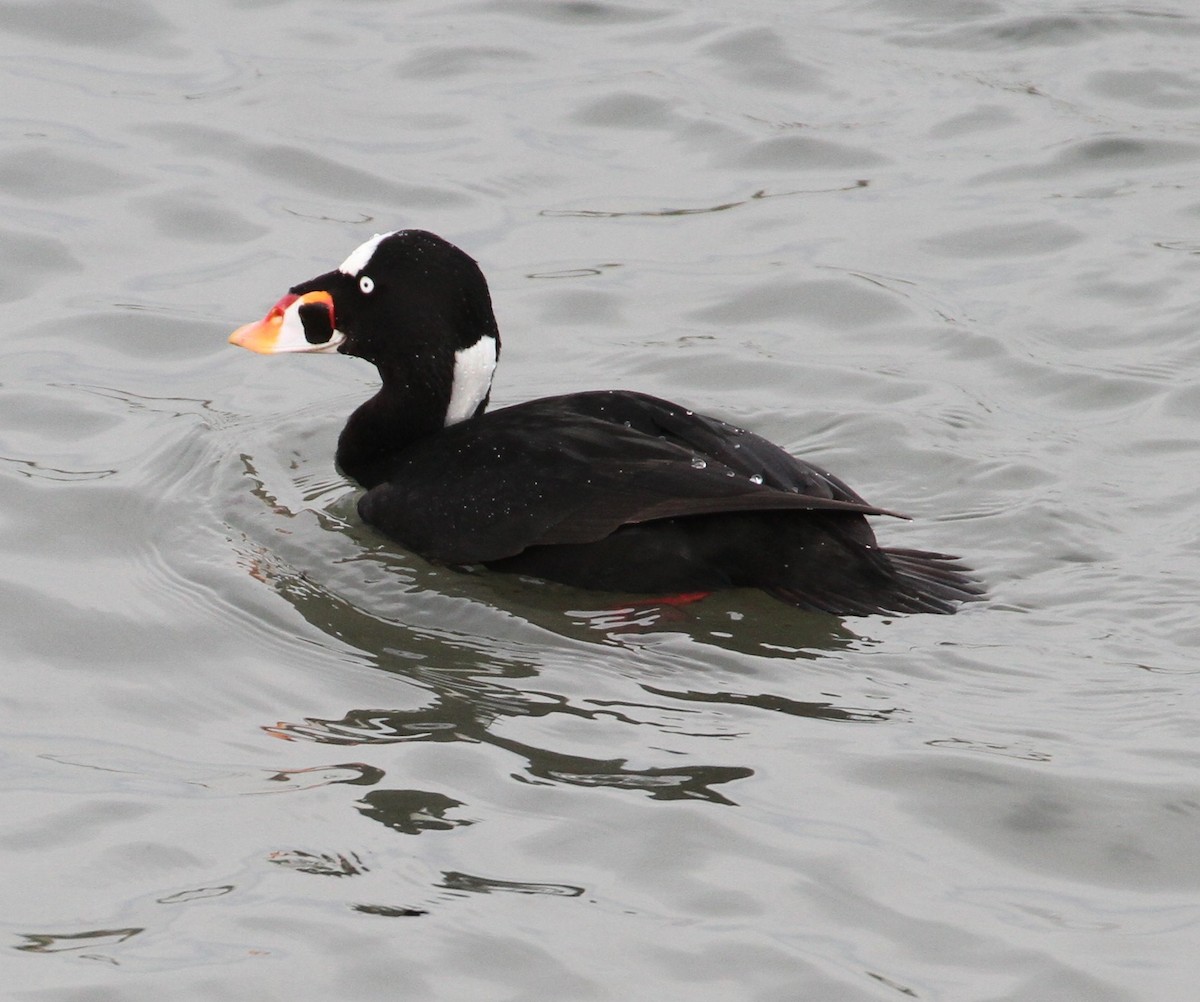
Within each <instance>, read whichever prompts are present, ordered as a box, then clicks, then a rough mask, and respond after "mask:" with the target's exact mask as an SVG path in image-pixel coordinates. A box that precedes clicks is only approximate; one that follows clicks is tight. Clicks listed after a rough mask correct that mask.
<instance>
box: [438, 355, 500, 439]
mask: <svg viewBox="0 0 1200 1002" xmlns="http://www.w3.org/2000/svg"><path fill="white" fill-rule="evenodd" d="M495 371H496V339H495V338H494V337H492V336H491V335H490V334H485V335H484V336H483V337H481V338H480V339H479V340H478V341H476V342H475V343H474V344H473V345H471V347H469V348H460V349H459V350H458V351H456V352H455V353H454V385H453V387H452V388H451V390H450V406H449V407H447V408H446V425H447V427H448V426H450V425H452V424H458V422H459V421H465V420H466V419H467V418H469V417H471V415H473V414H474V413H475V411H476V409H477V408H478V407H479V405H480V404H481V403H483V398H484V397H486V396H487V395H488V391H489V390H490V389H491V388H492V373H493V372H495Z"/></svg>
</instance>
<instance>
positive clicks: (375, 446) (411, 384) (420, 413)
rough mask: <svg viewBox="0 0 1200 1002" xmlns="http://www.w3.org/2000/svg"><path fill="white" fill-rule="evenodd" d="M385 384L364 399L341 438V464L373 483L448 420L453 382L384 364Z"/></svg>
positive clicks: (381, 370) (362, 481)
mask: <svg viewBox="0 0 1200 1002" xmlns="http://www.w3.org/2000/svg"><path fill="white" fill-rule="evenodd" d="M379 374H380V376H381V377H382V378H383V386H381V387H380V388H379V392H378V393H376V394H375V396H373V397H372V398H371V399H370V400H368V401H367V402H366V403H364V404H361V405H360V406H359V407H358V409H357V410H355V411H354V413H353V414H351V415H350V419H349V420H348V421H347V422H346V427H345V428H343V429H342V434H341V435H340V437H339V438H338V447H337V465H338V469H340V470H341V471H342V472H343V473H344V474H345V475H346V476H348V477H350V478H351V479H352V480H356V481H357V482H358V483H360V484H361V485H362V486H363V487H367V488H371V487H374V486H375V485H376V484H378V483H381V482H382V481H384V480H386V479H387V476H388V472H389V470H390V468H391V466H392V464H393V462H394V461H395V457H396V456H397V455H399V454H400V453H401V452H403V451H404V450H405V449H407V448H408V447H409V446H411V445H413V444H414V443H415V442H418V441H420V440H421V439H423V438H426V437H428V436H429V435H435V434H437V432H439V431H440V430H441V429H442V428H444V427H445V424H446V408H447V407H448V406H449V402H450V381H449V380H448V379H447V380H439V379H436V378H429V376H430V374H428V373H422V374H420V378H415V377H416V376H417V375H418V374H416V373H413V372H411V371H408V372H402V371H397V370H392V369H385V368H384V367H383V366H380V367H379Z"/></svg>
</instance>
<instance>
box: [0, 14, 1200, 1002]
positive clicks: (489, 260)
mask: <svg viewBox="0 0 1200 1002" xmlns="http://www.w3.org/2000/svg"><path fill="white" fill-rule="evenodd" d="M1198 51H1200V11H1197V10H1196V9H1195V7H1194V5H1193V4H1191V3H1187V2H1185V0H1149V2H1147V3H1142V4H1137V5H1126V4H1124V3H1116V2H1106V0H1080V2H1073V3H1064V2H1058V0H1052V2H1045V0H1023V2H1022V0H843V2H838V3H824V4H822V3H804V2H797V3H781V2H768V0H738V2H737V3H733V2H726V3H721V2H718V3H706V4H694V3H684V2H682V0H665V2H653V0H651V2H647V3H644V4H643V3H638V4H632V3H630V4H627V5H618V4H610V3H603V2H592V0H577V2H566V3H562V2H554V0H491V2H472V3H460V2H455V0H450V2H438V3H434V2H431V0H412V2H406V3H384V2H378V0H377V2H368V0H343V2H339V3H336V4H330V3H325V4H315V3H311V2H300V0H295V2H293V0H281V2H266V0H243V2H228V0H227V2H218V3H215V4H195V3H183V2H180V0H162V2H158V3H154V4H151V3H147V2H138V0H121V2H120V3H117V2H115V0H114V2H111V3H92V2H85V0H46V2H36V3H34V2H32V0H3V2H0V53H2V62H0V72H2V73H3V80H4V93H5V94H6V95H7V97H6V101H5V108H6V111H5V114H4V118H3V133H2V135H0V198H2V204H3V212H2V215H0V230H2V231H3V233H2V236H0V301H2V302H3V304H4V318H5V322H4V335H3V339H2V340H0V415H2V421H0V518H3V521H4V526H5V532H4V535H3V537H2V538H3V542H2V543H0V547H2V550H3V554H2V558H0V603H2V606H0V607H2V609H3V623H4V628H3V631H2V633H0V638H2V639H0V645H2V646H0V653H2V656H3V662H2V663H3V665H4V669H3V670H4V686H3V701H2V702H0V707H2V710H0V713H2V714H3V718H2V719H3V730H4V735H5V737H4V740H3V744H2V746H0V747H2V748H3V752H4V756H5V768H4V773H3V784H4V787H5V790H4V794H3V803H4V810H3V813H2V815H0V845H2V847H3V855H2V856H0V860H2V862H0V897H2V899H3V901H4V904H5V907H4V909H3V919H2V930H0V979H2V980H3V982H4V983H5V984H6V985H7V986H8V989H7V990H8V991H9V992H10V993H12V997H13V998H18V999H34V998H36V999H38V1000H39V1002H76V1000H78V1002H82V1000H85V999H86V1000H89V1002H91V1000H96V999H104V1000H120V1002H133V1000H143V999H144V1000H150V999H154V1000H159V999H164V998H171V999H180V998H186V999H206V1000H207V999H217V998H220V999H250V998H254V999H280V998H287V999H289V1000H308V999H312V1000H317V999H321V1000H325V999H355V1000H361V999H394V998H398V997H406V998H407V997H409V996H416V995H420V996H422V997H425V998H430V999H445V1000H456V999H471V1000H492V999H495V1000H516V999H535V998H536V999H571V1000H583V999H612V1000H629V999H654V1000H656V1002H661V1000H684V999H686V1000H689V1002H691V1000H695V999H709V998H712V999H716V998H722V999H735V1000H742V999H746V1000H784V999H786V1000H792V999H829V1000H837V1002H857V1000H886V999H902V998H916V999H933V1000H953V1002H972V1000H979V1002H997V1000H1022V1002H1025V1000H1029V1002H1043V1000H1047V999H1053V1000H1055V1002H1071V1000H1086V1002H1124V1000H1139V1002H1140V1000H1147V999H1171V1000H1176V999H1186V998H1190V997H1192V996H1193V995H1194V993H1195V984H1196V981H1197V977H1198V976H1200V963H1198V962H1197V960H1196V955H1197V953H1196V943H1197V941H1198V940H1200V787H1198V784H1197V779H1198V775H1200V754H1198V750H1197V737H1198V734H1200V724H1198V720H1200V717H1198V714H1197V699H1196V695H1195V690H1196V681H1197V674H1196V673H1197V664H1196V655H1195V651H1196V648H1197V646H1198V644H1200V626H1198V625H1197V615H1196V612H1195V598H1196V596H1197V594H1200V552H1198V546H1197V530H1196V526H1197V524H1200V522H1198V519H1200V476H1198V474H1197V468H1198V462H1197V445H1196V439H1197V426H1198V423H1200V422H1198V418H1200V338H1198V336H1197V328H1198V326H1200V309H1198V307H1197V302H1198V297H1200V293H1198V285H1200V283H1198V282H1197V279H1198V278H1200V236H1197V234H1198V232H1200V130H1198V128H1197V122H1198V121H1200V69H1198V67H1200V60H1198V59H1197V52H1198ZM400 226H418V227H423V228H426V229H431V230H434V231H436V232H439V233H441V234H443V235H445V236H446V237H448V238H449V239H451V240H453V241H454V242H456V243H458V244H460V245H461V246H463V247H464V248H465V249H467V250H468V252H469V253H471V254H472V255H473V256H474V257H476V258H477V259H478V260H479V261H480V262H481V264H482V265H483V267H484V270H485V272H486V273H487V274H488V275H489V277H490V279H491V282H492V289H493V295H494V298H495V300H496V305H497V311H498V314H499V319H500V323H501V325H502V328H503V330H504V333H505V345H506V350H505V356H504V359H503V361H502V365H501V367H500V372H499V377H498V383H497V387H496V392H495V394H494V399H495V400H496V401H497V402H499V403H509V402H513V401H517V400H521V399H526V398H529V397H532V396H536V395H540V394H545V393H550V392H558V391H567V390H573V389H583V388H594V387H627V388H637V389H642V390H647V391H649V392H652V393H658V394H660V395H664V396H668V397H671V398H673V399H676V400H679V401H680V402H682V403H685V404H686V405H687V406H689V407H694V408H696V409H699V410H702V411H704V412H707V413H713V414H716V415H719V416H721V417H724V418H727V419H730V420H733V421H735V422H737V423H739V424H743V425H746V426H749V427H752V428H753V429H755V430H756V431H759V432H761V433H764V434H766V435H768V436H769V437H771V438H774V439H775V440H777V441H779V442H781V443H782V444H784V445H786V446H787V447H788V448H791V449H793V450H795V451H797V452H799V453H802V454H804V455H805V456H808V457H810V458H812V459H814V460H816V461H817V462H819V463H821V464H823V465H825V466H828V467H829V468H831V469H832V470H834V471H835V472H836V473H838V474H839V475H841V476H842V477H844V478H845V479H846V480H847V481H848V482H849V483H851V484H852V485H853V486H854V487H855V488H856V489H858V490H859V491H861V492H862V493H863V494H864V495H865V496H866V497H867V498H868V499H870V500H871V501H873V502H874V503H877V504H880V505H883V506H886V507H890V508H897V509H900V510H903V511H906V512H908V513H910V514H912V515H913V516H914V517H915V518H914V521H913V522H911V523H900V522H897V521H891V522H884V521H880V523H879V524H878V525H877V530H878V532H879V533H880V535H881V537H882V538H883V539H884V541H885V542H886V543H888V544H890V545H900V546H918V547H923V548H929V549H937V550H946V551H949V552H955V553H961V554H963V555H964V556H966V557H967V558H968V559H969V560H970V562H971V563H972V564H973V565H974V566H976V567H977V568H978V569H979V570H980V571H981V572H982V574H983V575H984V576H985V578H986V579H987V581H988V583H989V586H990V592H991V593H990V597H989V600H988V601H987V602H986V603H982V604H980V605H978V606H976V607H972V608H970V609H968V610H966V611H964V612H963V613H961V614H960V615H958V616H954V617H937V616H912V617H908V618H902V619H885V618H873V619H870V618H869V619H847V620H844V621H838V620H835V619H832V618H829V617H823V616H815V615H804V614H800V613H797V612H795V611H793V610H790V609H788V608H785V607H783V606H782V605H779V604H777V603H774V602H772V601H770V600H769V599H767V598H765V597H764V596H761V595H757V594H750V593H741V592H732V593H728V594H724V595H719V596H716V597H714V598H712V599H710V600H708V601H706V602H704V603H701V604H699V605H696V606H692V607H688V608H685V609H682V610H676V609H671V608H667V607H662V606H654V605H653V604H652V605H650V606H632V605H630V604H629V603H627V602H626V601H625V600H623V599H622V598H621V597H613V596H603V595H595V594H587V593H581V592H576V591H571V590H569V589H566V588H558V587H550V586H545V585H541V586H539V585H537V584H533V583H528V582H522V581H519V580H513V579H506V578H500V577H495V576H488V575H483V574H460V573H455V572H451V571H447V570H444V569H438V568H434V567H431V566H428V565H426V564H424V563H423V562H421V561H420V560H418V559H417V558H415V557H413V556H411V555H410V554H407V553H405V552H403V551H402V550H400V549H398V548H397V547H395V546H392V545H390V544H388V543H386V542H385V541H383V540H381V539H380V538H378V537H377V536H376V535H374V534H373V533H372V532H371V531H369V530H367V529H365V528H364V527H363V526H361V525H360V524H359V523H358V520H357V517H356V516H355V514H354V497H355V495H354V491H353V490H352V489H351V487H350V485H349V484H348V483H346V482H345V481H344V480H342V479H341V478H340V477H339V476H338V475H337V473H336V472H335V471H334V469H333V464H332V454H333V447H334V442H335V439H336V435H337V432H338V430H339V428H340V425H341V422H342V421H343V420H344V416H345V415H346V414H347V413H348V411H349V410H350V409H351V408H352V407H353V406H354V405H355V404H356V403H357V402H358V401H359V400H361V399H363V398H364V397H365V396H366V395H367V394H368V393H369V392H370V391H371V389H370V388H371V385H372V376H373V373H372V371H371V370H370V368H369V367H368V366H366V365H365V364H363V363H361V362H357V361H354V360H350V359H346V358H338V357H305V358H296V357H292V358H274V359H264V358H258V357H253V356H251V355H250V354H249V353H246V352H241V351H236V350H235V349H233V348H230V347H228V346H227V345H226V344H225V337H226V335H227V333H228V332H229V331H230V330H231V329H232V328H233V327H234V326H236V325H237V324H239V323H242V322H245V321H247V320H251V319H256V318H257V317H259V316H261V315H262V313H263V312H264V311H265V310H266V308H267V307H268V306H269V305H270V304H271V303H272V302H274V301H275V299H276V298H277V297H278V296H279V295H280V294H282V293H283V292H284V291H285V290H286V289H287V287H288V286H289V285H291V284H293V283H295V282H298V281H300V280H303V279H305V278H308V277H310V276H312V275H315V274H318V273H320V272H323V271H325V270H327V269H328V268H330V267H332V266H334V265H336V263H337V262H338V261H340V260H341V259H342V257H344V256H345V254H346V253H347V252H348V251H349V250H350V249H351V248H352V247H354V246H355V245H356V244H357V243H359V242H360V241H361V240H363V239H365V238H366V237H368V236H370V235H371V234H372V233H374V232H375V231H376V230H388V229H394V228H397V227H400Z"/></svg>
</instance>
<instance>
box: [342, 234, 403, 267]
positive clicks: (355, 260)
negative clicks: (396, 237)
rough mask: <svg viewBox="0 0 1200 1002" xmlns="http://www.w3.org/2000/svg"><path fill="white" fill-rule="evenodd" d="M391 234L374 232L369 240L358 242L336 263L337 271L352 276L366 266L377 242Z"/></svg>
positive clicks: (377, 244)
mask: <svg viewBox="0 0 1200 1002" xmlns="http://www.w3.org/2000/svg"><path fill="white" fill-rule="evenodd" d="M391 235H392V234H391V233H376V234H375V236H373V237H371V239H370V240H367V241H365V242H363V243H361V244H359V245H358V246H357V247H355V248H354V250H352V251H351V252H350V256H349V257H348V258H346V260H345V261H343V262H342V263H341V264H339V265H338V271H340V272H341V273H342V274H343V275H349V276H350V277H351V278H353V277H354V276H355V275H357V274H358V273H359V272H360V271H362V270H363V269H364V268H365V267H366V266H367V262H368V261H370V260H371V255H372V254H374V253H375V248H376V247H378V246H379V242H380V241H381V240H386V239H387V238H388V237H390V236H391Z"/></svg>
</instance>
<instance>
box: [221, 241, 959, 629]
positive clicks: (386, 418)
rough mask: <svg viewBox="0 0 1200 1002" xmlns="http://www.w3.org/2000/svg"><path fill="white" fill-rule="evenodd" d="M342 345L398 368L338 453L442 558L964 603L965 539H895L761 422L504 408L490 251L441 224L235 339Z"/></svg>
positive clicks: (576, 402) (847, 604)
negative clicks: (930, 546) (752, 428)
mask: <svg viewBox="0 0 1200 1002" xmlns="http://www.w3.org/2000/svg"><path fill="white" fill-rule="evenodd" d="M229 340H230V341H231V342H232V343H233V344H236V345H240V346H241V347H243V348H249V349H250V350H251V351H257V352H263V353H275V352H340V353H341V354H344V355H356V356H358V357H359V358H364V359H366V360H367V361H368V362H371V363H372V364H374V365H375V367H376V368H377V369H378V370H379V375H380V377H381V379H382V381H383V385H382V387H381V388H380V390H379V392H378V393H376V394H375V396H373V397H372V398H371V399H370V400H368V401H367V402H366V403H364V404H362V405H361V406H360V407H359V408H358V409H357V410H356V411H354V413H353V414H351V415H350V419H349V420H348V421H347V423H346V427H345V428H344V429H343V430H342V433H341V437H340V438H339V439H338V447H337V465H338V467H339V468H340V469H341V470H342V472H343V473H345V474H346V476H348V477H351V478H353V479H354V480H356V481H357V482H358V483H359V484H361V485H362V486H363V487H364V488H365V489H366V493H365V494H363V496H362V497H361V498H360V499H359V501H358V511H359V514H360V515H361V517H362V519H363V521H365V522H367V523H369V524H370V525H373V526H375V527H376V528H377V529H379V530H380V531H381V532H382V533H384V535H386V536H389V537H391V538H392V539H394V540H396V541H397V542H399V543H401V544H402V545H403V546H405V547H407V548H408V549H410V550H413V551H415V552H416V553H419V554H420V555H421V556H423V557H425V558H426V559H427V560H430V561H433V562H436V563H440V564H448V565H452V566H453V565H460V566H461V565H471V564H483V565H485V566H487V567H489V568H492V569H495V570H498V571H510V572H519V573H522V574H528V575H532V576H536V577H540V578H544V579H548V580H552V581H559V582H563V583H565V584H569V585H574V586H577V587H582V588H591V589H598V590H603V591H617V592H626V593H630V592H632V593H640V594H647V595H669V594H676V593H704V592H710V591H713V590H715V589H718V588H731V587H740V586H747V587H754V588H761V589H762V590H764V591H766V592H768V593H770V594H771V595H774V596H775V597H777V598H779V599H782V600H783V601H784V602H788V603H790V604H792V605H794V606H797V607H799V608H801V609H809V610H819V611H824V612H830V613H834V614H837V615H866V614H870V613H889V612H891V613H894V612H942V613H945V612H953V611H954V610H955V608H956V607H957V606H958V604H959V603H961V602H964V601H969V600H971V599H973V598H976V597H978V596H979V595H980V594H981V593H982V588H981V587H980V585H979V584H978V583H977V582H976V581H975V580H974V579H973V578H972V577H971V576H970V575H969V574H967V573H964V570H963V568H961V566H960V565H959V564H958V562H957V559H956V558H955V557H951V556H947V555H945V554H941V553H927V552H924V551H921V550H906V549H885V548H883V547H880V546H879V545H878V544H877V543H876V541H875V535H874V533H873V532H872V531H871V527H870V526H869V525H868V524H867V519H866V517H865V516H867V515H891V514H895V513H894V512H889V511H887V510H886V509H883V508H876V507H875V506H873V505H870V504H867V502H865V501H864V500H863V499H862V498H861V497H859V496H858V495H857V494H856V493H855V492H854V491H852V490H851V489H850V488H849V487H847V486H846V485H845V484H844V483H842V481H841V480H839V479H838V478H837V477H835V476H832V475H831V474H829V473H826V472H825V471H824V470H822V469H820V468H819V467H817V466H814V465H813V464H811V463H808V462H805V461H804V460H800V459H796V458H795V457H793V456H791V455H789V454H788V453H786V452H784V451H783V449H781V448H779V447H778V446H776V445H773V444H772V443H770V442H768V441H767V440H766V439H764V438H760V437H759V436H758V435H755V434H753V433H751V432H748V431H744V430H742V429H741V428H736V427H734V426H733V425H730V424H726V423H725V422H724V421H719V420H717V419H715V418H710V417H705V416H703V415H701V414H695V413H693V412H692V411H690V410H686V409H684V408H683V407H681V406H679V405H678V404H673V403H670V402H668V401H666V400H660V399H658V398H656V397H651V396H647V395H646V394H644V393H633V392H629V391H626V390H602V391H595V392H587V393H571V394H566V395H563V396H556V397H546V398H544V399H541V400H531V401H529V402H527V403H522V404H515V405H513V406H511V407H504V408H501V409H499V410H494V411H487V410H486V408H487V405H488V398H489V395H490V392H491V385H492V373H493V371H494V370H495V368H496V360H497V358H498V356H499V354H500V333H499V330H498V329H497V327H496V319H495V316H494V315H493V313H492V303H491V296H490V295H489V293H488V287H487V282H486V281H485V279H484V277H483V274H482V272H481V271H480V270H479V266H478V265H477V264H476V263H475V261H474V260H473V259H472V258H470V257H468V256H467V255H466V254H465V253H464V252H463V251H461V250H459V249H458V248H457V247H455V246H454V245H453V244H450V243H448V242H447V241H445V240H443V239H442V238H441V237H438V236H435V235H434V234H432V233H427V232H424V231H422V230H398V231H396V232H394V233H383V234H378V235H376V236H374V237H372V238H371V239H370V240H368V241H366V242H365V243H363V244H362V245H361V246H360V247H358V248H357V249H356V250H354V251H353V252H352V253H351V254H350V256H349V257H348V258H346V260H345V261H343V262H342V264H341V265H340V266H339V267H338V268H337V269H336V270H334V271H331V272H328V273H327V274H324V275H320V276H318V277H317V278H313V279H310V280H309V281H307V282H301V283H300V284H299V285H295V286H293V287H292V289H291V291H290V292H289V293H288V294H287V295H286V296H284V297H283V298H282V299H280V300H279V302H277V303H276V304H275V305H274V306H273V307H272V308H271V311H270V312H269V313H268V314H267V316H266V317H265V318H264V319H262V320H260V321H258V322H257V323H251V324H247V325H245V326H244V327H240V328H238V330H237V331H235V332H234V333H233V335H232V336H231V337H230V339H229Z"/></svg>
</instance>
